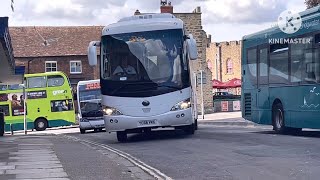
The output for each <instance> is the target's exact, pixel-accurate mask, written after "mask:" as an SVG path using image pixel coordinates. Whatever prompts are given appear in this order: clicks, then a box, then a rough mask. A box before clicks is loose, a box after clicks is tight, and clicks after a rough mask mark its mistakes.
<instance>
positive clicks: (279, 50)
mask: <svg viewBox="0 0 320 180" xmlns="http://www.w3.org/2000/svg"><path fill="white" fill-rule="evenodd" d="M288 58H289V45H288V44H273V45H271V46H270V67H269V68H270V69H269V70H270V76H269V82H270V83H271V84H286V83H288V82H289V67H288V66H289V65H288Z"/></svg>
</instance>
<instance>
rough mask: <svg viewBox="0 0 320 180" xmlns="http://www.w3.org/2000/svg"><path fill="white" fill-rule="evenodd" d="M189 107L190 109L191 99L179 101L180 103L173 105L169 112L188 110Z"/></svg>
mask: <svg viewBox="0 0 320 180" xmlns="http://www.w3.org/2000/svg"><path fill="white" fill-rule="evenodd" d="M190 107H191V99H190V98H188V99H186V100H184V101H181V102H179V103H177V104H176V105H174V106H173V107H172V108H171V111H178V110H184V109H188V108H190Z"/></svg>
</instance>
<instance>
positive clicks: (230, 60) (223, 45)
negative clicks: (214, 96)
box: [206, 41, 241, 94]
mask: <svg viewBox="0 0 320 180" xmlns="http://www.w3.org/2000/svg"><path fill="white" fill-rule="evenodd" d="M206 51H207V63H208V68H209V69H210V70H211V72H212V78H211V79H212V80H213V79H216V80H219V81H221V82H227V81H229V80H231V79H233V78H237V79H241V41H230V42H220V43H208V47H207V50H206ZM234 93H237V94H238V93H239V92H234Z"/></svg>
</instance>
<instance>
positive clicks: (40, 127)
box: [34, 118, 48, 131]
mask: <svg viewBox="0 0 320 180" xmlns="http://www.w3.org/2000/svg"><path fill="white" fill-rule="evenodd" d="M34 127H35V129H36V130H37V131H44V130H46V129H47V127H48V121H47V120H46V119H44V118H39V119H37V120H36V121H35V122H34Z"/></svg>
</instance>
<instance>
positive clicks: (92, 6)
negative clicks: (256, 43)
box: [0, 0, 305, 41]
mask: <svg viewBox="0 0 320 180" xmlns="http://www.w3.org/2000/svg"><path fill="white" fill-rule="evenodd" d="M168 1H170V0H168ZM171 2H172V5H173V6H174V12H191V11H193V10H194V9H195V8H196V7H197V6H201V9H202V24H203V26H204V29H205V30H206V31H207V33H208V34H212V36H213V38H214V39H213V40H214V41H224V40H239V39H241V38H242V36H243V35H245V34H249V33H252V32H255V31H256V30H260V29H264V28H268V27H270V26H269V23H271V22H274V21H276V19H277V17H278V15H279V14H280V13H281V12H282V11H284V10H286V9H292V10H294V11H298V12H299V11H302V10H304V9H305V5H304V3H303V2H304V1H303V0H290V1H288V0H171ZM1 3H2V4H1V7H0V16H9V25H10V26H25V25H52V26H66V25H107V24H110V23H113V22H115V21H117V20H119V19H120V18H122V17H124V16H130V15H132V14H133V13H134V11H135V10H136V9H139V10H140V12H151V13H154V12H155V13H158V12H160V0H16V1H15V3H14V6H15V12H14V13H12V12H11V8H10V0H5V1H2V2H1Z"/></svg>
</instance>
